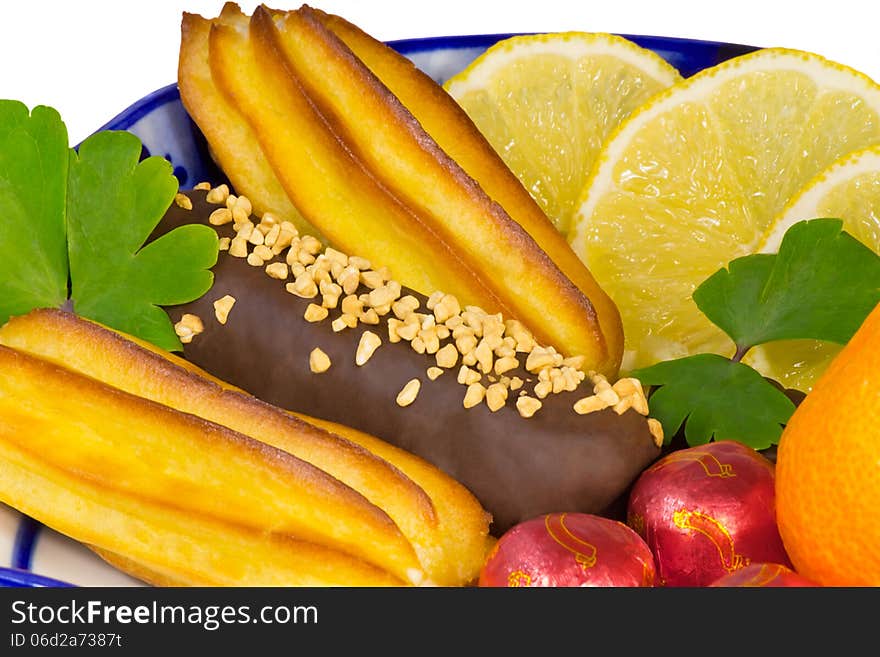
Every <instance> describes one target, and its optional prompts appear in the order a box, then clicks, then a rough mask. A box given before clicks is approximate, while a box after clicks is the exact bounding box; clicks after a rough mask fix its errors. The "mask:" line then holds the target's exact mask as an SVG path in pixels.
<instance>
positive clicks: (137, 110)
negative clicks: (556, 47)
mask: <svg viewBox="0 0 880 657" xmlns="http://www.w3.org/2000/svg"><path fill="white" fill-rule="evenodd" d="M509 36H512V35H510V34H484V35H467V36H451V37H433V38H425V39H406V40H401V41H392V42H390V45H391V46H392V47H394V48H395V49H396V50H398V51H399V52H401V53H403V54H404V55H406V56H407V57H409V58H410V59H411V60H412V61H413V62H415V64H416V65H417V66H418V67H419V68H421V69H422V70H423V71H425V72H426V73H428V74H429V75H431V76H432V77H433V78H434V79H435V80H437V81H438V82H440V83H442V82H444V81H445V80H446V79H447V78H449V77H450V76H452V75H454V74H455V73H457V72H459V71H461V70H462V69H464V68H465V67H466V66H467V65H468V64H469V63H470V62H471V61H472V60H473V59H474V58H476V57H477V56H478V55H480V54H481V53H482V52H483V51H484V50H485V49H486V48H488V47H489V46H491V45H492V44H494V43H495V42H496V41H499V40H501V39H504V38H507V37H509ZM623 36H625V37H627V38H629V39H631V40H633V41H635V42H636V43H637V44H639V45H640V46H643V47H645V48H650V49H651V50H653V51H655V52H656V53H657V54H659V55H660V56H661V57H663V58H664V59H666V60H667V61H668V62H669V63H670V64H672V65H673V66H675V67H676V68H677V69H678V70H679V71H680V72H681V74H682V75H684V76H686V77H687V76H690V75H692V74H694V73H696V72H697V71H699V70H701V69H703V68H706V67H709V66H714V65H715V64H718V63H720V62H722V61H724V60H726V59H729V58H730V57H734V56H736V55H741V54H745V53H747V52H750V51H752V50H755V47H753V46H746V45H739V44H729V43H718V42H710V41H698V40H692V39H677V38H668V37H656V36H636V35H629V34H625V35H623ZM99 129H100V130H128V131H130V132H132V133H134V134H135V135H137V136H138V137H139V138H140V140H141V141H142V142H143V144H144V147H145V151H146V152H147V153H149V154H151V155H162V156H164V157H165V158H167V159H168V160H170V161H171V163H172V164H173V165H174V172H175V174H176V175H177V177H178V179H179V180H180V184H181V187H182V188H184V189H189V188H192V187H193V186H194V185H195V184H196V183H198V182H201V181H203V180H208V181H217V180H221V179H223V176H222V174H221V173H220V171H219V170H218V169H217V167H216V166H215V165H214V163H213V162H212V161H211V158H210V156H209V155H208V150H207V147H206V144H205V140H204V137H202V135H201V133H200V132H199V130H198V128H197V127H196V126H195V124H194V123H193V121H192V120H191V119H190V118H189V116H188V115H187V113H186V111H185V110H184V109H183V105H181V102H180V95H179V93H178V90H177V85H176V84H170V85H168V86H166V87H163V88H161V89H158V90H156V91H154V92H152V93H150V94H148V95H147V96H145V97H144V98H142V99H140V100H138V101H137V102H136V103H134V104H133V105H131V106H130V107H128V108H126V109H124V110H123V111H122V112H120V113H119V114H118V115H117V116H116V117H114V118H113V119H112V120H111V121H109V122H108V123H106V124H105V125H103V126H101V127H100V128H99ZM66 585H67V586H69V585H76V586H143V583H142V582H140V581H138V580H135V579H132V578H131V577H129V576H128V575H126V574H124V573H122V572H120V571H119V570H117V569H115V568H113V567H112V566H110V565H108V564H107V563H105V562H104V561H102V560H101V559H100V558H99V557H97V556H96V555H95V554H94V553H93V552H91V551H90V550H89V549H88V548H86V547H85V546H83V545H81V544H79V543H77V542H76V541H73V540H71V539H70V538H67V537H66V536H62V535H61V534H59V533H57V532H55V531H52V530H51V529H48V528H47V527H44V526H43V525H41V524H40V523H38V522H36V521H35V520H33V519H31V518H28V517H26V516H23V515H22V514H20V513H18V512H17V511H15V510H13V509H11V508H9V507H6V506H4V505H2V504H0V586H27V587H39V586H66Z"/></svg>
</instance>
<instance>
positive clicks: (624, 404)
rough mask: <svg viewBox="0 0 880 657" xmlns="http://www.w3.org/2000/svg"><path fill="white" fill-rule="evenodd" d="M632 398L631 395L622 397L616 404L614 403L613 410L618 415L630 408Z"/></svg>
mask: <svg viewBox="0 0 880 657" xmlns="http://www.w3.org/2000/svg"><path fill="white" fill-rule="evenodd" d="M632 400H633V398H632V397H624V398H623V399H621V400H620V401H618V402H617V403H616V404H614V412H615V413H617V414H618V415H623V414H624V413H626V412H627V411H628V410H629V409H631V408H632Z"/></svg>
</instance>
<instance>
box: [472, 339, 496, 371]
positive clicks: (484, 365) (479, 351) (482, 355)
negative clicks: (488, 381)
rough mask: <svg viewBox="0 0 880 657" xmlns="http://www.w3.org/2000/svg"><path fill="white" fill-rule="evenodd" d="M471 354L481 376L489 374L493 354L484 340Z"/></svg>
mask: <svg viewBox="0 0 880 657" xmlns="http://www.w3.org/2000/svg"><path fill="white" fill-rule="evenodd" d="M473 353H474V356H475V357H476V359H477V363H478V364H479V366H480V370H481V371H482V372H483V374H488V373H489V372H491V371H492V358H493V353H492V347H491V346H490V344H489V342H488V341H487V339H486V338H483V339H482V340H480V344H478V345H477V348H476V349H474V352H473Z"/></svg>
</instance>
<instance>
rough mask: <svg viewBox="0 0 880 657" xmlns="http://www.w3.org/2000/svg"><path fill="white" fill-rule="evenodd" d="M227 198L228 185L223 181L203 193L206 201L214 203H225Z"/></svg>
mask: <svg viewBox="0 0 880 657" xmlns="http://www.w3.org/2000/svg"><path fill="white" fill-rule="evenodd" d="M227 198H229V185H226V184H225V183H224V184H222V185H218V186H217V187H213V188H211V189H210V190H208V193H207V194H206V195H205V200H206V201H207V202H208V203H215V204H223V203H226V199H227Z"/></svg>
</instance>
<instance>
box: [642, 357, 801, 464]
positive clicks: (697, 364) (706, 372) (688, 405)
mask: <svg viewBox="0 0 880 657" xmlns="http://www.w3.org/2000/svg"><path fill="white" fill-rule="evenodd" d="M633 376H635V377H637V378H638V379H639V380H641V382H642V383H643V384H645V385H649V386H660V387H659V388H657V389H656V390H654V391H653V393H652V394H651V397H650V400H651V417H654V418H656V419H657V420H659V421H660V423H661V424H662V425H663V431H664V435H665V436H666V438H665V441H666V442H667V443H669V441H671V440H672V436H673V435H674V434H675V433H677V432H678V430H679V428H680V427H681V425H682V423H684V422H687V424H686V425H685V439H686V440H687V442H688V444H689V445H703V444H705V443H707V442H709V441H710V440H712V439H713V438H714V439H715V440H726V439H731V440H738V441H740V442H742V443H745V444H746V445H750V446H751V447H754V448H755V449H766V448H767V447H770V445H773V444H776V443H777V442H779V437H780V435H781V434H782V427H783V425H785V423H786V422H788V419H789V417H791V414H792V413H793V412H794V408H795V407H794V403H792V401H791V400H790V399H789V398H788V397H787V396H786V395H785V393H784V392H782V391H781V390H780V389H779V388H777V387H776V386H774V385H773V384H772V383H770V382H769V381H767V379H765V378H764V377H763V376H761V375H760V374H759V373H758V372H756V371H755V370H753V369H752V368H751V367H749V366H748V365H744V364H743V363H738V362H734V361H732V360H730V359H728V358H725V357H723V356H719V355H717V354H698V355H696V356H689V357H687V358H680V359H677V360H668V361H663V362H661V363H657V364H655V365H651V366H650V367H646V368H643V369H640V370H637V371H636V372H634V373H633Z"/></svg>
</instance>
